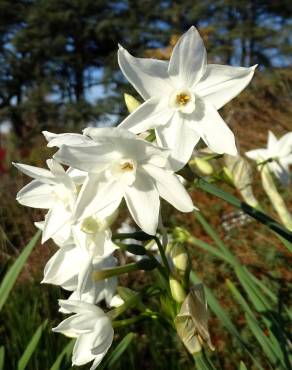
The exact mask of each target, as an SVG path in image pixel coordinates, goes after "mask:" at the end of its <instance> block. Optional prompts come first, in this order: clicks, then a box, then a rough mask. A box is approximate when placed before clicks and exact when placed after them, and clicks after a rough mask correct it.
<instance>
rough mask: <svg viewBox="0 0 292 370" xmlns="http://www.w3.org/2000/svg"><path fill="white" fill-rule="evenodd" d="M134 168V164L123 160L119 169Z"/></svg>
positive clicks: (128, 169) (129, 169) (127, 169)
mask: <svg viewBox="0 0 292 370" xmlns="http://www.w3.org/2000/svg"><path fill="white" fill-rule="evenodd" d="M133 169H134V166H133V164H132V163H130V162H125V163H123V164H122V165H121V170H123V171H132V170H133Z"/></svg>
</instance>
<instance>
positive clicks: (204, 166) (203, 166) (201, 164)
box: [192, 157, 214, 176]
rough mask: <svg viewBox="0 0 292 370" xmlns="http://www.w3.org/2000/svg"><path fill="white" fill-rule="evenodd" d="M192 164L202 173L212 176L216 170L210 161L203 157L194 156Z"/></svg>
mask: <svg viewBox="0 0 292 370" xmlns="http://www.w3.org/2000/svg"><path fill="white" fill-rule="evenodd" d="M192 164H194V165H195V166H196V168H197V169H198V170H199V171H200V172H201V173H202V175H205V176H210V175H212V173H213V172H214V169H213V167H212V165H211V163H210V162H208V161H206V160H205V159H203V158H198V157H197V158H194V159H193V161H192Z"/></svg>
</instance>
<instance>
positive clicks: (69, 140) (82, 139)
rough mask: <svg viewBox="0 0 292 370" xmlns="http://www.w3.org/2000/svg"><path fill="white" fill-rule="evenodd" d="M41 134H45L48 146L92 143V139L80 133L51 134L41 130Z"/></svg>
mask: <svg viewBox="0 0 292 370" xmlns="http://www.w3.org/2000/svg"><path fill="white" fill-rule="evenodd" d="M43 135H44V136H45V138H46V140H47V141H48V147H50V148H51V147H54V146H56V147H58V148H60V147H61V146H62V145H69V146H80V145H81V146H87V145H94V143H93V142H92V140H90V139H89V138H88V137H86V136H84V135H81V134H70V133H66V134H53V133H51V132H48V131H43Z"/></svg>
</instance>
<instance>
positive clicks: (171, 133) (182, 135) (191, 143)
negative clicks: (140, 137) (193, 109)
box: [156, 112, 200, 172]
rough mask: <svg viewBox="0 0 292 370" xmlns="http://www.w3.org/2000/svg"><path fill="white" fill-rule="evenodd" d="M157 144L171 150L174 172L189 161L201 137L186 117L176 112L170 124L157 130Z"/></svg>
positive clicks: (170, 159) (171, 165)
mask: <svg viewBox="0 0 292 370" xmlns="http://www.w3.org/2000/svg"><path fill="white" fill-rule="evenodd" d="M156 136H157V142H158V143H159V145H161V146H163V147H167V148H169V149H170V150H171V155H170V157H169V158H168V160H169V162H170V168H171V170H173V171H174V172H176V171H178V170H180V169H181V168H182V167H184V166H185V165H186V163H187V162H188V161H189V159H190V157H191V155H192V153H193V150H194V147H195V145H196V144H197V143H198V141H199V140H200V135H199V134H198V133H197V132H196V131H195V130H194V129H193V128H192V126H191V124H190V122H189V121H188V120H187V119H186V115H184V114H181V113H179V112H176V113H175V115H174V117H173V118H172V119H171V120H170V122H169V123H168V124H167V125H166V126H163V127H157V128H156Z"/></svg>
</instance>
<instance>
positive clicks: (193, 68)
mask: <svg viewBox="0 0 292 370" xmlns="http://www.w3.org/2000/svg"><path fill="white" fill-rule="evenodd" d="M118 60H119V65H120V68H121V70H122V72H123V74H124V75H125V76H126V78H127V79H128V81H129V82H130V83H131V84H132V85H133V87H134V88H135V89H136V90H137V91H138V93H139V94H140V95H141V96H142V98H143V99H144V100H146V101H145V103H144V104H142V105H141V106H139V107H138V108H137V109H136V110H135V111H134V112H133V113H132V114H130V115H129V116H128V117H127V118H126V119H125V120H124V121H123V122H122V123H121V124H120V127H122V128H125V129H129V130H130V131H132V132H134V133H140V132H143V131H146V130H148V129H149V128H155V131H156V138H157V141H158V143H159V145H161V146H164V147H168V148H170V149H171V150H172V154H171V155H172V158H173V161H172V165H173V166H174V169H175V170H177V169H179V168H181V167H182V166H184V165H185V164H186V163H187V161H188V160H189V158H190V156H191V154H192V151H193V149H194V146H195V145H196V144H197V142H198V141H199V139H200V138H202V139H203V140H204V142H205V143H206V144H207V145H208V146H209V148H210V149H211V150H212V151H214V152H216V153H227V154H231V155H236V154H237V149H236V145H235V140H234V135H233V133H232V131H231V130H230V129H229V128H228V126H227V125H226V123H225V122H224V121H223V119H222V118H221V117H220V115H219V113H218V112H217V110H218V109H220V108H221V107H222V106H223V105H225V104H226V103H228V102H229V101H230V100H231V99H233V98H234V97H235V96H236V95H238V94H239V93H240V92H241V91H242V90H243V89H244V88H245V87H246V86H247V84H248V83H249V82H250V80H251V78H252V76H253V74H254V70H255V68H256V66H253V67H251V68H243V67H231V66H224V65H218V64H207V57H206V50H205V47H204V44H203V40H202V39H201V37H200V35H199V33H198V31H197V30H196V28H195V27H191V28H190V29H189V30H188V31H187V32H186V33H185V34H184V35H183V36H182V37H181V38H180V39H179V41H178V42H177V44H176V45H175V47H174V49H173V52H172V55H171V58H170V61H169V62H167V61H162V60H156V59H146V58H135V57H133V56H132V55H130V54H129V53H128V52H127V51H126V50H125V49H123V48H122V47H120V49H119V51H118Z"/></svg>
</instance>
